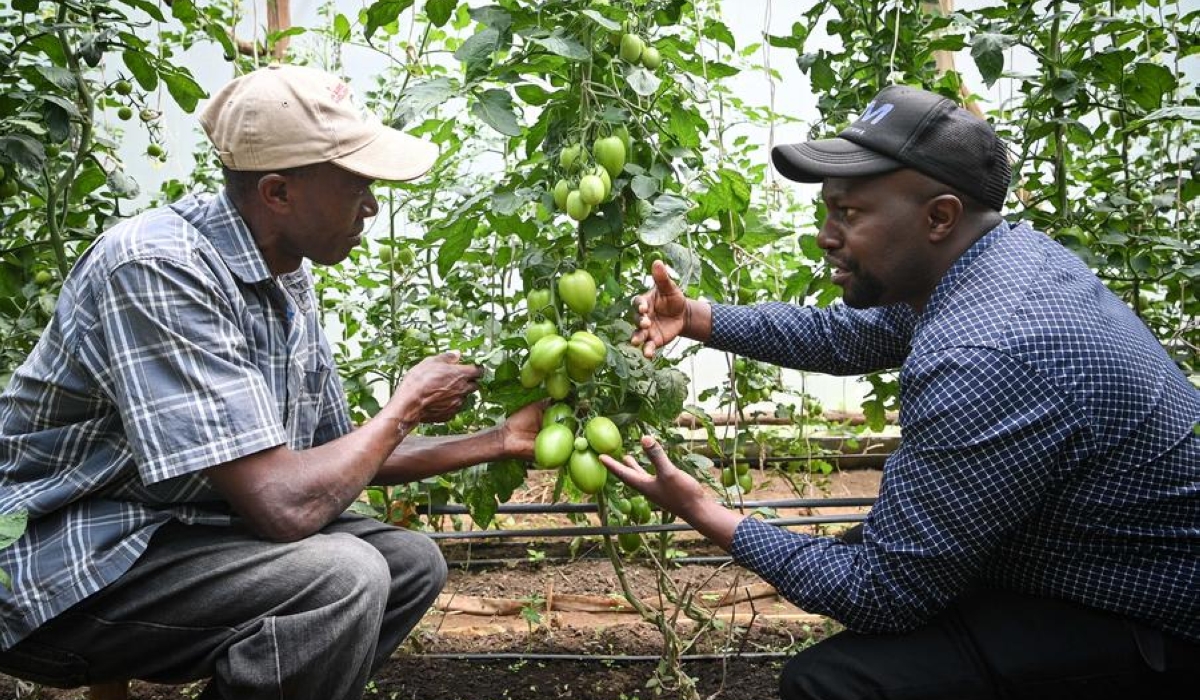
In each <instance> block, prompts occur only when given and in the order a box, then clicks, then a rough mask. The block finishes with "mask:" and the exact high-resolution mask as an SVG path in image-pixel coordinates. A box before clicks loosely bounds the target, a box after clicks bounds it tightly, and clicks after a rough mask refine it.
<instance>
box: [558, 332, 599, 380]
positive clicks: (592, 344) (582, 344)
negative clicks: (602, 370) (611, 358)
mask: <svg viewBox="0 0 1200 700" xmlns="http://www.w3.org/2000/svg"><path fill="white" fill-rule="evenodd" d="M607 358H608V347H607V346H606V345H605V344H604V341H603V340H600V338H598V337H597V336H596V335H595V334H594V333H590V332H588V331H575V332H574V333H572V334H571V339H570V340H568V341H567V360H568V361H574V363H575V364H576V365H578V366H580V367H586V368H587V369H588V370H589V371H595V370H596V368H598V367H599V366H600V365H603V364H604V360H605V359H607Z"/></svg>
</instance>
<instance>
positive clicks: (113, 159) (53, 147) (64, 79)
mask: <svg viewBox="0 0 1200 700" xmlns="http://www.w3.org/2000/svg"><path fill="white" fill-rule="evenodd" d="M188 6H190V3H184V2H180V3H176V4H175V7H174V11H175V19H176V20H179V21H181V22H182V23H183V26H184V27H185V29H186V28H190V27H193V26H198V25H199V24H203V23H202V22H201V21H200V18H199V17H198V16H196V15H194V14H189V13H188V12H187V10H186V8H187V7H188ZM183 18H186V19H183ZM166 21H168V18H166V17H164V16H163V15H162V13H161V10H160V9H159V8H158V7H157V6H156V5H154V4H153V3H148V2H135V1H133V0H125V1H123V2H122V1H115V0H114V1H112V2H95V1H81V2H54V3H51V2H37V1H36V0H17V1H15V2H13V3H11V4H10V5H6V6H4V7H0V25H2V26H4V27H6V28H7V30H6V31H5V32H4V33H0V171H2V172H3V176H0V387H2V386H3V385H4V384H6V383H7V377H8V376H9V375H10V374H11V372H12V371H13V369H14V368H15V367H16V365H18V364H19V363H20V362H21V360H23V359H24V357H25V355H27V354H28V352H29V350H30V349H31V348H32V347H33V344H34V343H35V342H36V341H37V338H38V336H39V335H40V333H41V329H42V328H43V327H44V326H45V324H46V321H47V320H48V318H49V314H50V312H51V310H52V309H53V306H54V299H55V297H56V294H57V290H58V285H59V284H60V282H61V280H62V279H63V277H65V276H66V273H67V271H68V270H69V269H70V267H71V265H72V264H73V263H74V261H75V259H76V258H77V257H78V256H79V255H80V254H81V253H82V252H83V250H84V249H86V247H87V245H88V243H89V242H90V241H91V240H92V239H93V238H95V237H96V236H97V235H98V234H99V233H100V232H101V231H102V230H103V229H104V228H106V227H107V226H108V225H110V224H111V223H113V222H114V221H115V220H116V219H118V218H119V217H122V216H125V215H127V214H129V213H130V212H129V211H127V210H125V209H124V208H123V207H125V206H126V203H127V202H128V201H129V200H130V199H131V198H133V197H135V196H137V194H138V186H137V184H136V183H135V182H134V181H133V180H132V179H131V178H130V177H129V176H128V175H127V174H126V172H125V169H124V167H123V164H122V163H121V161H120V153H119V152H118V149H117V145H118V140H119V139H120V138H121V137H122V136H124V135H125V134H126V131H125V129H126V126H125V122H123V121H122V120H121V119H120V117H121V116H126V117H128V116H131V115H133V114H139V115H140V116H141V119H140V120H137V121H135V122H129V124H130V125H135V126H134V128H144V129H146V130H147V132H148V134H149V137H150V141H151V149H150V151H155V152H159V153H161V152H162V151H161V149H162V132H161V125H160V124H159V123H158V117H159V112H158V110H157V109H156V108H155V105H156V104H158V101H157V100H158V96H157V95H156V94H155V93H156V91H158V90H160V88H163V87H165V90H166V92H167V93H168V94H169V95H170V96H171V97H172V98H173V99H174V100H175V101H176V102H177V103H178V104H179V105H180V106H181V107H182V108H183V109H184V110H186V111H191V110H193V109H194V108H195V107H196V104H197V101H198V100H199V99H200V98H201V97H203V96H204V91H203V90H202V89H201V88H200V86H199V85H198V84H197V83H196V82H195V80H193V79H192V76H191V74H190V73H189V72H188V70H187V68H185V67H183V66H181V65H177V63H176V62H175V61H174V60H173V59H174V51H175V49H176V48H183V47H184V46H183V45H180V44H177V43H175V42H173V41H155V40H154V38H153V37H148V36H146V32H145V29H146V27H147V26H151V25H152V24H153V23H158V22H166ZM159 157H160V158H161V157H163V156H161V155H160V156H159Z"/></svg>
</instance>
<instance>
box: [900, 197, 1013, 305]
mask: <svg viewBox="0 0 1200 700" xmlns="http://www.w3.org/2000/svg"><path fill="white" fill-rule="evenodd" d="M1008 229H1009V226H1008V222H1007V221H1001V222H1000V223H999V224H998V225H997V226H996V227H995V228H993V229H992V230H991V231H988V232H987V233H985V234H983V236H981V237H980V238H979V240H977V241H975V242H974V243H973V244H971V247H970V248H967V250H966V252H965V253H963V254H962V255H960V256H958V260H955V261H954V264H953V265H951V266H950V269H949V270H946V274H944V275H942V279H941V281H940V282H938V285H937V287H935V288H934V290H933V294H931V295H930V296H929V302H928V303H926V304H925V309H924V311H922V312H921V316H920V319H921V320H920V324H921V325H923V324H924V323H925V322H926V321H927V320H928V319H930V318H933V317H934V316H936V315H937V312H938V309H939V308H941V306H942V305H943V304H945V303H946V299H947V298H948V297H949V296H950V295H951V294H952V293H953V292H954V289H955V288H956V287H958V284H959V282H961V281H962V278H963V275H964V274H965V273H966V271H967V268H969V267H970V266H971V263H973V262H975V260H976V259H978V258H979V256H980V255H983V253H984V251H986V250H987V249H988V248H991V247H992V245H993V244H994V243H995V242H996V241H997V240H998V239H999V238H1000V237H1001V236H1003V235H1004V234H1005V233H1007V232H1008Z"/></svg>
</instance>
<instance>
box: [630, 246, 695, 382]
mask: <svg viewBox="0 0 1200 700" xmlns="http://www.w3.org/2000/svg"><path fill="white" fill-rule="evenodd" d="M650 275H651V277H653V278H654V287H652V288H651V289H650V290H648V291H647V292H646V293H645V294H642V295H640V296H637V297H634V299H633V305H634V308H635V309H636V311H637V330H635V331H634V332H633V336H632V337H631V338H630V340H629V342H630V343H632V344H633V345H634V346H640V347H641V348H642V354H643V355H645V356H646V357H648V358H653V357H654V353H655V351H656V350H658V349H659V348H661V347H663V346H664V345H666V344H667V343H669V342H671V341H672V340H674V339H675V338H677V337H679V336H680V335H681V334H682V333H683V330H684V328H685V327H686V326H687V320H688V298H687V297H686V296H684V294H683V290H681V289H680V288H679V286H678V285H676V284H675V282H674V281H673V280H672V279H671V276H670V275H669V274H668V273H667V266H666V265H665V264H664V263H663V261H661V260H655V261H654V264H653V265H652V266H651V268H650Z"/></svg>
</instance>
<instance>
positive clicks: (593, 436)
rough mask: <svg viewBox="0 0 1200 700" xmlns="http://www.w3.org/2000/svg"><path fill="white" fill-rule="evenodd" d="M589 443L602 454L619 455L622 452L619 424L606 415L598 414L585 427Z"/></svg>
mask: <svg viewBox="0 0 1200 700" xmlns="http://www.w3.org/2000/svg"><path fill="white" fill-rule="evenodd" d="M583 434H584V435H585V436H586V437H587V444H588V445H590V446H591V448H592V449H593V450H595V451H596V452H599V453H600V454H602V455H610V456H612V457H618V456H620V454H621V431H620V430H618V429H617V424H616V423H614V422H612V420H611V419H609V418H605V417H604V416H596V417H595V418H593V419H591V420H590V421H588V422H587V425H586V426H584V428H583Z"/></svg>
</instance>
